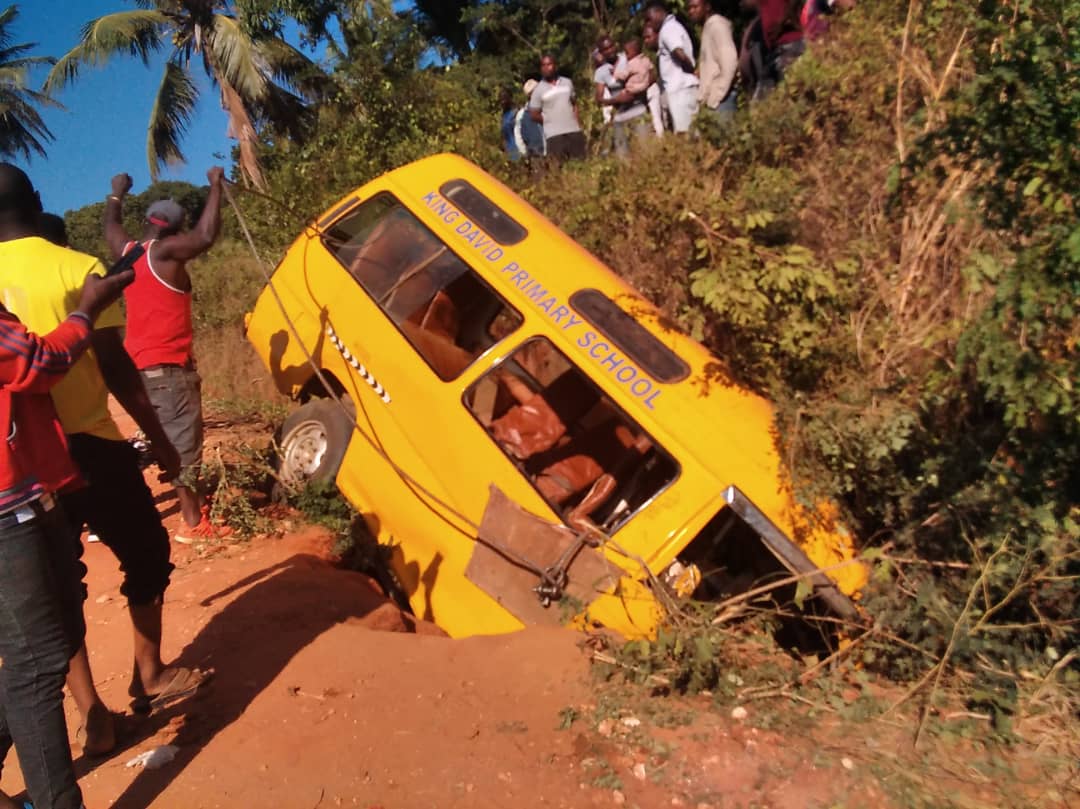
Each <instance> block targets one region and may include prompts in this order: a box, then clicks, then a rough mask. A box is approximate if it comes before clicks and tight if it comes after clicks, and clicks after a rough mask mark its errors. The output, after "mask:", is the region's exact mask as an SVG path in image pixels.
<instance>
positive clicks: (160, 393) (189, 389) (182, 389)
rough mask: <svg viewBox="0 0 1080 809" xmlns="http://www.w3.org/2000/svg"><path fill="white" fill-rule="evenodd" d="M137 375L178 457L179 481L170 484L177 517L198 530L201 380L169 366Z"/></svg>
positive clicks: (188, 371)
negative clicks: (141, 380)
mask: <svg viewBox="0 0 1080 809" xmlns="http://www.w3.org/2000/svg"><path fill="white" fill-rule="evenodd" d="M140 373H141V375H142V378H143V384H144V386H145V387H146V394H147V396H148V397H149V398H150V403H151V404H153V406H154V410H155V411H156V412H157V416H158V419H159V420H160V421H161V426H162V429H164V430H165V435H167V436H168V437H169V441H170V442H171V443H172V445H173V447H175V448H176V451H177V453H178V454H179V455H180V463H181V471H180V477H179V479H177V480H174V481H173V482H172V483H173V486H174V487H175V489H176V496H177V500H179V502H180V515H181V517H182V518H183V520H184V523H185V524H186V525H187V526H188V527H189V528H190V527H195V526H198V525H199V524H200V523H201V522H202V521H203V505H204V502H205V498H204V497H203V496H202V494H201V492H200V491H199V488H198V482H199V472H200V467H201V466H202V449H203V412H202V379H201V378H200V377H199V374H198V372H197V371H196V370H195V369H194V368H181V367H179V366H172V365H166V366H161V367H158V368H150V369H147V370H144V371H141V372H140Z"/></svg>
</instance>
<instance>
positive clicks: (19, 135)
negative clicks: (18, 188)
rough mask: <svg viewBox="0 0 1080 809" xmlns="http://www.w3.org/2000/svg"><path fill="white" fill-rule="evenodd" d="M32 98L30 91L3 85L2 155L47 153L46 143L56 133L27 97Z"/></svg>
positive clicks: (0, 114)
mask: <svg viewBox="0 0 1080 809" xmlns="http://www.w3.org/2000/svg"><path fill="white" fill-rule="evenodd" d="M32 98H33V95H32V94H29V93H28V91H25V90H13V89H11V88H10V87H0V157H5V158H14V157H18V156H22V157H24V158H29V157H30V156H31V154H33V153H36V154H39V155H42V156H44V154H45V142H46V141H50V140H52V138H53V136H52V132H50V131H49V128H48V127H47V126H45V122H44V121H43V120H42V118H41V115H40V113H38V111H37V109H36V108H35V107H34V105H33V104H32V103H31V102H30V100H28V99H32Z"/></svg>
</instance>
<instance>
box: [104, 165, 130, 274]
mask: <svg viewBox="0 0 1080 809" xmlns="http://www.w3.org/2000/svg"><path fill="white" fill-rule="evenodd" d="M130 190H131V177H129V176H128V175H127V174H117V175H116V176H115V177H113V178H112V193H111V194H109V196H108V197H106V199H105V220H104V226H105V243H106V244H108V245H109V252H110V253H112V257H113V259H114V260H115V259H118V258H120V256H122V255H123V254H124V246H125V245H126V244H127V243H128V242H130V241H131V237H130V236H129V235H128V233H127V231H126V230H124V223H123V221H122V219H121V216H122V215H123V212H124V194H126V193H127V192H128V191H130Z"/></svg>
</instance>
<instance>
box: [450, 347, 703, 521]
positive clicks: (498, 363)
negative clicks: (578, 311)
mask: <svg viewBox="0 0 1080 809" xmlns="http://www.w3.org/2000/svg"><path fill="white" fill-rule="evenodd" d="M537 340H547V341H548V344H549V345H550V347H551V348H552V349H553V350H554V351H556V352H557V353H558V354H559V356H561V357H562V358H563V359H565V360H566V363H567V365H568V366H569V367H570V368H573V369H574V370H576V371H578V372H579V373H580V374H581V375H582V376H584V377H585V379H587V380H588V383H589V384H590V385H591V386H592V387H594V388H595V389H596V392H597V393H598V394H600V397H601V398H602V399H604V400H606V401H607V404H608V406H610V407H611V408H612V409H613V410H614V411H615V412H616V413H617V414H618V415H619V417H620V418H623V419H625V420H626V421H627V422H629V423H630V424H633V425H635V426H636V427H637V428H638V429H639V430H641V432H642V434H643V435H645V437H646V438H648V439H649V441H650V442H652V445H653V448H654V449H656V450H657V451H659V452H660V453H661V454H663V455H666V456H667V457H668V458H669V459H671V463H672V466H673V467H674V470H675V473H674V474H673V475H672V476H671V479H670V480H669V481H668V482H667V483H665V484H664V485H663V486H661V487H660V488H658V489H657V490H656V491H655V492H653V493H652V494H651V495H649V497H647V498H645V499H644V500H642V501H641V504H640V505H639V506H638V507H637V508H636V509H635V510H634V511H630V512H627V513H626V514H624V515H623V516H622V517H620V518H619V520H618V522H616V523H615V524H614V525H613V526H612V527H611V528H610V529H609V530H608V531H607V535H608V536H614V535H615V534H617V533H618V532H619V531H621V530H622V529H623V528H625V527H626V525H627V524H628V523H629V522H630V521H631V520H632V519H634V517H636V516H637V515H638V514H640V513H641V512H643V511H644V510H645V509H647V508H648V507H649V506H650V505H652V504H653V503H654V502H656V500H657V498H658V497H660V495H662V494H664V492H666V491H668V490H670V489H671V488H672V487H673V486H674V485H675V484H676V483H678V482H679V480H681V479H682V475H683V466H682V462H681V461H680V460H679V459H678V458H676V457H675V455H674V454H673V453H671V452H670V451H668V449H667V448H666V447H665V446H664V445H663V444H661V443H660V442H659V441H657V440H656V439H655V438H654V437H653V433H652V432H651V431H649V430H648V429H646V428H645V427H644V426H643V425H642V424H641V420H640V419H635V418H633V417H632V416H631V415H630V414H629V413H628V412H627V411H626V409H625V408H623V407H622V405H620V404H619V403H618V402H616V401H615V400H614V399H613V398H612V397H611V396H610V395H609V394H608V393H607V392H606V391H605V390H604V388H603V386H602V385H600V384H599V383H598V382H597V381H596V379H595V378H593V377H592V376H591V375H590V374H589V373H587V372H586V371H584V370H583V367H582V366H581V365H579V364H578V363H576V362H574V361H573V359H571V358H570V356H569V355H568V354H566V353H565V352H564V351H562V350H561V349H560V348H559V347H558V346H557V345H555V343H554V342H553V341H552V340H551V338H550V337H548V336H546V335H544V334H531V335H529V336H528V337H526V338H525V339H523V340H522V341H521V342H519V343H517V344H516V345H514V347H513V348H509V349H507V350H506V352H505V353H503V354H502V355H501V356H500V357H498V358H497V359H496V360H495V361H494V362H493V363H492V364H491V365H490V366H488V368H487V369H486V370H485V371H484V372H483V373H482V374H480V375H479V376H478V377H476V379H474V380H473V381H472V382H470V383H469V385H468V387H466V388H465V391H464V393H462V394H461V406H462V407H463V408H465V412H466V413H468V414H469V417H470V418H471V419H472V420H473V421H474V422H476V426H477V427H479V428H480V431H481V433H483V435H484V437H485V438H486V439H487V440H488V441H489V442H490V443H491V445H492V446H494V447H495V449H497V450H498V451H499V452H500V453H502V455H503V457H504V458H506V460H507V461H509V462H510V465H511V466H512V467H513V468H514V470H515V471H516V472H517V473H518V474H519V475H520V476H521V477H522V478H523V479H524V480H525V481H526V482H527V483H528V484H529V485H530V486H531V487H532V488H533V491H535V492H536V494H537V496H538V497H539V498H540V499H541V500H543V501H544V503H545V504H547V507H548V508H550V509H551V511H552V513H554V514H555V517H556V519H558V520H559V521H560V523H562V524H563V525H565V524H566V523H565V519H564V517H563V514H562V511H561V509H560V507H559V506H557V505H555V504H554V503H552V502H551V501H550V500H548V499H547V498H546V497H544V495H543V494H542V493H541V491H540V488H539V487H538V486H537V485H536V482H535V481H534V480H533V478H532V477H530V476H529V474H528V473H527V472H526V471H525V469H524V467H523V465H522V464H523V462H519V461H518V460H517V459H515V458H514V457H513V456H512V455H511V454H510V453H509V452H508V451H507V449H506V448H505V447H503V446H502V445H501V444H500V443H499V442H498V441H496V440H495V437H494V436H493V435H492V434H491V432H490V430H489V429H488V428H487V427H485V426H484V423H483V422H482V421H480V419H479V417H478V416H477V415H476V413H475V412H473V409H472V408H471V407H470V406H469V402H468V397H469V394H470V393H472V392H473V391H474V390H475V389H476V387H477V385H479V384H480V383H481V382H482V381H483V380H484V379H486V378H487V377H488V376H490V375H491V374H493V373H494V372H495V371H497V370H499V369H500V368H501V367H502V366H503V364H504V363H506V362H507V361H510V362H513V357H514V355H515V354H517V353H518V352H519V351H520V350H521V349H523V348H524V347H525V346H526V345H528V344H529V343H532V342H535V341H537ZM519 367H520V366H519ZM533 381H536V380H533ZM600 528H601V529H603V526H600Z"/></svg>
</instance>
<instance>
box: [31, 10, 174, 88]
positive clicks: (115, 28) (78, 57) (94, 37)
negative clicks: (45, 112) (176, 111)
mask: <svg viewBox="0 0 1080 809" xmlns="http://www.w3.org/2000/svg"><path fill="white" fill-rule="evenodd" d="M168 25H169V18H168V16H166V15H165V14H163V13H162V12H160V11H156V10H154V11H150V10H146V11H144V10H139V11H118V12H116V13H115V14H106V15H105V16H104V17H98V18H97V19H96V20H90V22H88V23H87V24H86V25H84V26H83V29H82V34H81V38H80V42H79V44H78V45H76V46H75V47H74V48H72V49H71V50H70V51H68V52H67V53H66V54H64V55H63V56H62V57H60V59H59V60H58V61H57V62H56V64H55V65H54V66H53V69H52V70H50V71H49V75H48V76H47V77H46V78H45V85H44V88H43V89H44V90H45V91H46V92H55V91H56V90H59V89H60V88H62V87H64V86H65V85H66V84H68V83H69V82H71V81H73V80H74V79H76V78H77V77H78V75H79V70H80V68H82V66H83V65H94V66H98V65H103V64H105V63H106V62H107V61H108V60H109V59H110V58H111V57H113V56H115V55H117V54H122V53H127V54H129V55H131V56H136V57H138V58H139V59H141V60H142V62H143V64H149V63H150V54H151V53H153V52H154V51H156V50H158V49H159V48H161V46H162V44H163V40H164V35H165V33H166V29H167V28H168Z"/></svg>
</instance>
